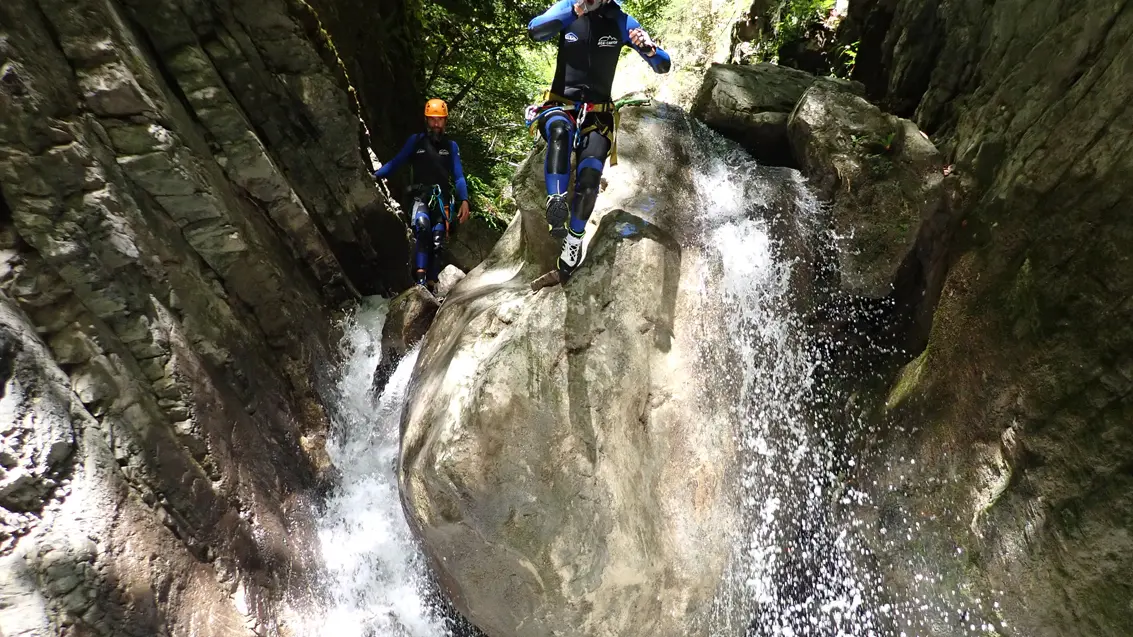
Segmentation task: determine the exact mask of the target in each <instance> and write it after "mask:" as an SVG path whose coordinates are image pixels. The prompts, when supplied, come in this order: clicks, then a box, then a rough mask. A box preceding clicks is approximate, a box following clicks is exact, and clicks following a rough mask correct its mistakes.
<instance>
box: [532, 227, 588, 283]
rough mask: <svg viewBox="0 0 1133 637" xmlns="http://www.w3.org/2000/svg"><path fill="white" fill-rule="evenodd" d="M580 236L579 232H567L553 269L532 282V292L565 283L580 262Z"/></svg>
mask: <svg viewBox="0 0 1133 637" xmlns="http://www.w3.org/2000/svg"><path fill="white" fill-rule="evenodd" d="M582 235H583V233H581V232H579V233H575V232H574V231H573V230H568V232H567V235H566V238H565V239H563V251H562V252H561V253H560V254H559V259H558V262H557V263H556V264H555V269H554V270H551V271H550V272H548V273H546V274H544V275H543V276H541V277H539V278H537V279H535V280H534V281H532V282H531V291H532V292H538V291H539V290H541V289H543V288H545V287H548V286H551V285H556V284H559V283H566V282H567V279H569V278H570V275H571V274H573V273H574V270H575V268H577V267H578V262H579V261H581V260H582Z"/></svg>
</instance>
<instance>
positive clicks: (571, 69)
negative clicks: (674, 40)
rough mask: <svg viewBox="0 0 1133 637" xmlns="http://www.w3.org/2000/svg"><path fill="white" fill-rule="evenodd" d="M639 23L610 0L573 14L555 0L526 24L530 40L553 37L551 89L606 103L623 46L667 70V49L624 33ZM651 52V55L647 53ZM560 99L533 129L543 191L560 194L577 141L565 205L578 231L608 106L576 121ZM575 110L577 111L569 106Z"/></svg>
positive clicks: (595, 174)
mask: <svg viewBox="0 0 1133 637" xmlns="http://www.w3.org/2000/svg"><path fill="white" fill-rule="evenodd" d="M639 28H641V24H640V23H638V21H637V20H635V19H634V18H633V17H632V16H630V15H627V14H626V13H625V12H624V11H622V8H621V6H620V5H619V4H618V3H617V2H616V1H613V0H612V1H611V2H608V3H607V4H605V5H603V6H602V7H599V8H598V9H596V10H594V11H591V12H589V13H586V14H583V15H582V16H577V15H575V12H574V2H573V1H572V0H559V2H556V3H555V4H554V6H552V7H551V8H550V9H548V10H547V12H546V13H544V14H543V15H541V16H538V17H537V18H535V19H534V20H532V21H531V23H530V24H529V25H528V26H527V30H528V33H529V34H530V36H531V37H532V39H535V40H538V41H544V42H545V41H548V40H550V39H552V38H554V37H555V36H558V47H559V54H558V63H557V66H556V69H555V79H554V81H553V82H552V84H551V93H552V94H553V95H556V96H558V97H561V98H564V99H565V100H568V101H570V102H574V103H575V104H576V105H577V104H583V103H585V104H608V103H609V102H610V101H611V96H610V91H611V90H612V87H613V84H614V74H615V72H616V71H617V68H618V60H619V58H620V54H621V50H622V47H623V46H629V47H632V48H633V49H634V50H636V51H637V52H638V53H639V54H640V55H641V57H642V59H644V60H645V61H646V62H648V63H649V66H650V67H652V68H653V70H654V71H655V72H657V73H667V72H668V71H669V67H670V64H671V62H670V59H669V54H667V53H665V51H663V50H661V49H660V48H659V47H657V48H654V49H648V48H645V47H638V46H636V45H634V44H633V42H632V41H631V39H630V36H629V33H630V31H632V30H634V29H639ZM651 52H653V55H649V54H650V53H651ZM561 105H562V104H561V103H560V102H555V103H552V102H548V103H547V104H546V105H545V106H548V107H549V108H547V109H545V110H544V111H543V112H542V114H541V115H540V120H539V123H538V126H539V131H540V132H541V133H542V135H543V138H544V139H545V140H547V158H546V160H545V162H544V165H543V168H544V173H545V177H546V186H547V195H548V196H552V195H562V194H564V193H566V191H567V185H568V183H569V181H570V151H571V148H572V146H574V143H575V139H574V137H575V134H576V132H577V131H582V135H583V138H582V139H579V140H577V141H578V146H579V150H578V163H577V171H578V174H577V175H576V181H575V196H574V202H573V205H572V206H571V214H570V226H569V227H570V230H571V232H573V233H574V234H577V235H580V234H582V232H583V231H584V230H585V228H586V221H587V219H589V218H590V213H591V212H593V210H594V203H595V201H596V200H597V198H598V186H599V183H600V182H601V177H602V169H603V167H604V166H605V163H606V156H607V155H608V154H609V152H610V144H611V135H612V134H613V133H614V130H613V128H614V118H613V113H612V111H604V112H594V111H590V112H588V113H587V115H586V118H585V120H584V121H581V122H576V121H575V120H574V117H572V115H571V114H570V110H569V109H568V110H566V111H564V110H562V109H559V108H555V106H561ZM575 112H577V111H575Z"/></svg>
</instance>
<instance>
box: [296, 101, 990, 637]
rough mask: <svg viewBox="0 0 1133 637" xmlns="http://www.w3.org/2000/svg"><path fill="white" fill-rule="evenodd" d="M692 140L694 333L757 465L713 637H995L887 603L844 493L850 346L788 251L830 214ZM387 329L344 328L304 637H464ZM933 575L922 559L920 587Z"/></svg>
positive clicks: (379, 317) (947, 614)
mask: <svg viewBox="0 0 1133 637" xmlns="http://www.w3.org/2000/svg"><path fill="white" fill-rule="evenodd" d="M684 125H685V126H691V127H692V129H693V130H692V131H691V134H692V143H693V145H694V146H695V148H694V149H691V151H692V152H691V154H692V155H693V158H694V159H693V162H692V166H690V168H691V177H692V182H693V186H694V190H695V191H696V192H695V193H692V196H691V199H692V200H693V201H690V202H689V203H690V205H695V206H697V207H698V208H699V210H700V214H699V219H700V221H701V225H700V227H699V228H694V229H691V230H692V231H691V232H684V233H683V234H685V239H686V240H688V241H691V242H692V243H696V244H698V245H697V246H696V249H695V250H694V251H695V252H699V253H700V255H701V257H702V258H704V259H705V260H706V261H707V262H709V263H710V266H709V269H710V270H711V271H713V272H714V273H715V275H714V276H712V277H710V280H708V281H706V282H705V283H704V286H703V287H704V289H703V290H701V294H702V295H705V296H706V297H707V296H710V297H712V298H713V301H714V303H713V304H714V305H715V306H716V307H723V308H724V313H723V315H722V316H720V315H714V316H705V317H704V318H703V322H704V323H705V324H704V325H701V326H696V327H693V326H686V329H699V330H701V331H702V332H712V331H715V332H717V333H716V334H715V335H714V336H713V342H715V343H719V344H718V345H712V346H711V348H712V351H707V352H706V353H705V356H704V361H705V368H704V369H703V371H702V375H703V376H704V378H705V379H711V382H708V383H706V385H708V386H714V387H715V390H714V391H718V392H720V398H721V399H723V400H726V401H727V402H728V404H730V405H731V406H732V414H733V419H734V423H733V424H734V432H735V436H736V441H737V443H738V444H737V447H738V448H739V449H740V451H741V454H742V458H741V462H740V463H739V464H740V466H741V467H742V470H741V473H740V475H738V476H736V478H737V480H736V483H737V494H736V495H737V501H738V502H739V504H740V506H741V510H742V515H741V518H742V520H743V522H742V525H741V528H738V529H733V536H734V537H735V546H734V555H733V558H732V560H731V564H730V566H729V569H728V573H727V575H726V578H727V580H726V582H725V585H724V586H722V588H721V591H722V592H721V594H720V596H719V600H718V608H717V613H716V615H715V616H714V618H713V620H712V625H711V626H710V630H709V632H710V634H711V635H712V637H740V636H744V635H750V636H752V637H756V636H759V637H764V636H766V637H771V636H783V637H819V636H821V637H849V636H854V637H914V635H916V636H924V637H928V636H930V635H986V634H988V632H989V630H991V626H990V625H989V624H987V623H984V622H982V621H979V620H976V619H974V616H970V615H969V613H967V611H964V610H957V608H960V607H961V605H960V603H959V602H958V601H957V600H955V599H940V598H938V597H934V596H933V594H931V593H922V592H917V591H889V590H885V588H884V587H883V585H882V579H881V578H880V577H879V576H878V574H877V572H876V569H875V568H873V567H872V566H871V564H872V562H871V561H870V553H869V550H867V548H866V543H865V542H864V540H863V532H864V531H867V530H868V529H865V528H863V526H864V524H865V523H863V522H862V521H861V520H857V519H855V518H854V517H853V515H852V514H851V513H849V512H850V511H852V510H853V509H854V507H855V506H862V505H867V504H868V502H867V501H866V495H865V494H864V493H862V492H860V491H858V490H856V489H854V488H853V487H851V486H848V485H847V484H846V482H845V480H844V477H843V476H844V475H845V474H847V473H851V472H852V471H853V467H854V466H855V459H854V458H852V457H849V456H847V454H846V451H845V449H846V448H847V447H846V445H845V443H846V439H845V436H849V437H851V438H852V437H853V436H855V435H860V434H862V433H864V431H862V427H861V426H857V428H855V425H854V424H853V423H846V422H832V417H831V416H829V414H830V413H831V412H830V410H828V409H826V407H827V406H829V405H830V404H835V403H837V401H836V400H834V398H835V397H834V396H832V395H831V394H830V392H831V391H832V390H831V388H829V387H826V386H824V384H823V383H822V382H821V381H820V379H821V378H822V375H823V374H824V373H826V372H827V371H829V370H828V369H827V366H828V359H829V357H830V354H829V352H830V350H831V349H832V348H833V347H835V346H836V345H837V344H836V343H830V342H823V341H821V340H815V339H811V338H810V337H808V335H807V331H806V329H805V326H804V325H803V322H802V318H801V316H800V315H799V312H798V310H797V309H796V308H795V307H794V305H793V304H792V301H791V299H792V294H795V293H797V292H798V290H793V289H792V286H793V285H798V280H799V279H798V278H797V277H795V274H796V269H797V268H799V267H804V266H805V265H806V264H805V263H804V262H803V260H802V259H801V258H800V255H799V254H794V255H793V254H792V252H791V248H790V246H788V245H786V243H785V242H784V238H783V236H782V235H784V234H786V235H789V236H790V237H793V238H794V239H795V240H797V239H799V238H803V239H807V240H811V239H813V240H815V242H821V241H823V240H829V239H828V238H827V239H821V237H819V233H820V232H821V230H820V229H821V228H822V227H823V222H822V215H823V211H822V209H821V207H820V206H819V204H818V202H817V201H816V200H815V199H814V197H813V196H812V195H811V194H810V193H809V192H808V190H807V189H806V187H805V183H804V181H803V180H802V178H801V177H800V176H799V175H798V173H795V172H789V171H783V170H778V169H768V168H765V167H761V166H758V165H756V164H755V162H753V161H752V160H751V159H750V157H748V156H747V155H746V154H744V153H742V152H737V151H736V149H735V147H734V146H732V145H729V144H725V143H722V142H721V140H719V138H717V137H716V136H715V135H713V134H711V133H709V132H708V131H706V130H705V129H704V128H703V127H701V126H699V125H695V124H689V123H688V121H687V120H685V121H684ZM777 215H779V216H778V217H777ZM685 230H690V229H685ZM788 242H789V241H788ZM796 243H797V241H796ZM795 248H796V249H797V245H796V246H795ZM690 252H692V251H690ZM689 258H691V254H690V255H689ZM384 319H385V305H384V303H383V302H375V303H373V304H371V305H364V306H363V307H362V308H361V309H360V310H359V311H358V312H357V313H356V314H355V315H354V316H353V317H352V318H351V319H350V320H349V321H348V324H347V326H346V330H345V337H344V339H343V343H342V347H343V354H344V356H343V358H344V363H343V365H342V368H341V369H340V370H339V374H338V377H337V381H336V382H337V391H336V393H337V405H336V409H335V410H332V411H333V412H334V414H333V418H334V421H335V422H334V427H335V431H334V437H333V439H332V441H331V443H330V445H329V451H330V454H331V458H332V460H333V462H334V464H335V466H336V467H337V469H338V470H339V471H340V473H341V479H340V483H339V485H338V487H337V488H336V489H335V490H334V491H333V493H332V494H331V495H330V497H329V498H328V499H327V501H326V502H325V511H324V513H323V515H322V517H321V518H320V520H319V521H318V530H319V540H320V545H321V551H322V558H323V560H324V561H325V564H326V568H327V570H328V578H329V579H328V581H327V582H326V586H325V588H326V590H325V591H324V592H323V597H324V598H325V601H324V602H323V603H322V607H321V608H319V609H317V612H314V613H311V614H310V617H308V620H307V623H308V624H309V626H307V629H306V630H304V631H303V632H304V634H305V637H356V636H357V637H363V636H365V637H370V636H373V637H379V636H380V637H387V636H388V637H438V636H441V635H446V634H448V633H449V631H448V630H447V629H446V627H445V624H444V621H443V620H442V619H441V618H440V617H439V614H438V612H437V611H436V610H435V609H433V608H431V607H430V604H429V601H428V599H429V597H428V594H427V590H428V587H427V580H426V574H425V566H424V562H423V559H422V557H421V555H420V553H419V551H418V549H417V547H416V546H415V544H414V542H413V539H412V535H411V532H410V529H409V526H408V524H407V523H406V521H405V517H404V513H403V511H402V508H401V503H400V500H399V497H398V493H397V480H396V475H395V467H396V461H397V452H398V435H399V428H400V427H399V426H400V418H401V412H402V408H403V403H404V400H405V393H406V389H407V386H408V383H409V380H410V375H411V372H412V368H413V364H414V362H415V360H416V350H414V351H413V352H411V353H410V354H409V355H408V356H407V357H406V358H405V359H404V360H403V361H402V362H401V363H400V365H399V366H398V368H397V370H396V372H395V373H394V374H393V376H392V378H391V379H390V381H389V383H388V386H387V387H386V389H385V391H384V392H383V394H382V395H381V396H380V397H375V396H374V395H373V392H372V389H371V388H372V383H373V373H374V370H375V368H376V367H377V364H378V362H379V356H380V353H379V352H380V335H381V328H382V324H383V322H384ZM721 319H723V320H721ZM721 330H722V331H724V332H725V335H724V336H721V335H719V334H718V332H719V331H721ZM724 348H727V349H728V351H727V352H721V351H718V350H720V349H724ZM702 380H703V379H702ZM842 419H843V420H844V418H842ZM836 431H837V432H840V433H839V434H835V433H834V432H836ZM905 524H906V528H895V529H892V530H890V532H893V533H901V534H911V533H916V529H915V528H914V526H915V523H911V522H909V521H908V520H906V521H905ZM874 531H876V530H874ZM881 533H882V534H884V533H885V530H881ZM920 567H923V565H918V564H916V563H915V562H914V561H913V560H910V562H909V569H910V570H911V571H915V570H916V569H917V568H920ZM924 577H926V578H929V579H931V578H932V577H934V575H933V574H932V573H929V572H926V573H925V575H924ZM992 634H994V633H992Z"/></svg>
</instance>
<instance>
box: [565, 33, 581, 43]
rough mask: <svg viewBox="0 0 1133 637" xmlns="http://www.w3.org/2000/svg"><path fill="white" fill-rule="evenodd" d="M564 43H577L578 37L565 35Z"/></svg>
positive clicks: (569, 34) (570, 34)
mask: <svg viewBox="0 0 1133 637" xmlns="http://www.w3.org/2000/svg"><path fill="white" fill-rule="evenodd" d="M566 41H567V42H578V36H577V35H575V34H573V33H567V34H566Z"/></svg>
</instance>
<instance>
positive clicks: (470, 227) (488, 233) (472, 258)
mask: <svg viewBox="0 0 1133 637" xmlns="http://www.w3.org/2000/svg"><path fill="white" fill-rule="evenodd" d="M502 234H503V230H501V229H500V228H498V227H496V226H494V225H492V223H491V222H489V221H488V220H487V219H484V218H483V217H480V216H475V217H469V218H468V221H466V222H465V223H462V224H460V226H459V227H458V229H457V231H456V232H454V233H453V234H452V236H451V237H450V238H449V241H448V244H447V245H446V246H445V251H446V252H447V253H448V260H449V262H450V263H452V265H455V266H456V267H458V268H460V269H461V270H463V271H465V272H471V271H472V268H474V267H476V266H478V265H480V262H481V261H483V260H484V259H485V258H487V256H488V254H489V253H490V252H491V251H492V248H494V247H496V242H497V241H499V240H500V236H501V235H502Z"/></svg>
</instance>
